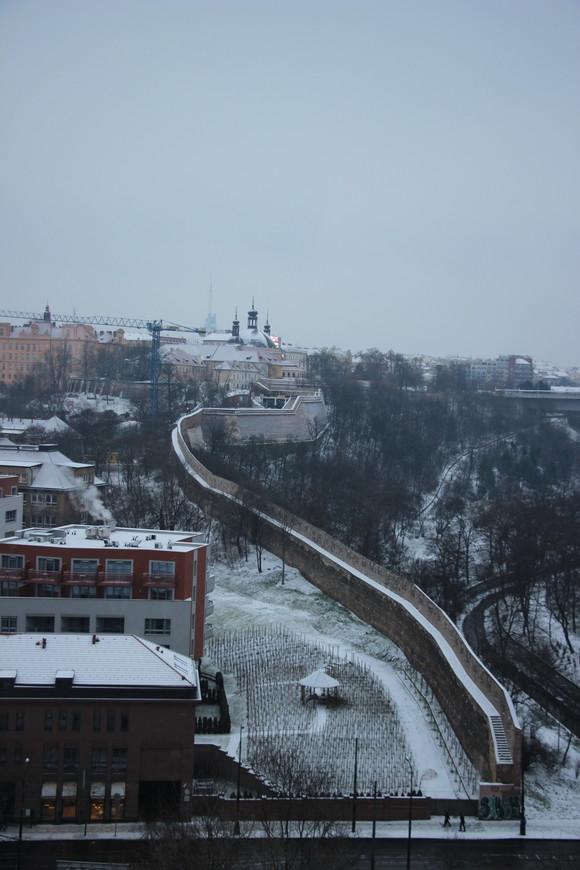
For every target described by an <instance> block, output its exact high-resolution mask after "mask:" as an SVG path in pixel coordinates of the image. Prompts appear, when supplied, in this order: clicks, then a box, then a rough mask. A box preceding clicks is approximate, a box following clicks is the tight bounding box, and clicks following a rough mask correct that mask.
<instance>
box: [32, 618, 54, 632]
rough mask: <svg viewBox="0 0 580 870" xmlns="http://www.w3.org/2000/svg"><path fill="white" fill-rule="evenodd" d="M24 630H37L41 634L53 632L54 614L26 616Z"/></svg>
mask: <svg viewBox="0 0 580 870" xmlns="http://www.w3.org/2000/svg"><path fill="white" fill-rule="evenodd" d="M26 631H37V632H42V633H43V634H53V633H54V616H27V617H26Z"/></svg>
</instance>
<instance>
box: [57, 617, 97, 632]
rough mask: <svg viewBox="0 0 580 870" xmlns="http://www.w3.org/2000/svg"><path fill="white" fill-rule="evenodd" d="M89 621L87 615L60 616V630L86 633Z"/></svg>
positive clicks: (88, 628) (88, 629)
mask: <svg viewBox="0 0 580 870" xmlns="http://www.w3.org/2000/svg"><path fill="white" fill-rule="evenodd" d="M90 623H91V620H90V617H89V616H61V618H60V630H61V631H62V632H64V633H66V634H88V633H89V631H90V630H91V629H90Z"/></svg>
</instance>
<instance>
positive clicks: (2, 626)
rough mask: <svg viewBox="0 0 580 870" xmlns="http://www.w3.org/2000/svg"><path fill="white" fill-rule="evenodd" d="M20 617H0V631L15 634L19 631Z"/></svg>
mask: <svg viewBox="0 0 580 870" xmlns="http://www.w3.org/2000/svg"><path fill="white" fill-rule="evenodd" d="M17 625H18V617H17V616H2V617H0V631H1V632H2V633H3V634H14V633H15V632H16V631H17Z"/></svg>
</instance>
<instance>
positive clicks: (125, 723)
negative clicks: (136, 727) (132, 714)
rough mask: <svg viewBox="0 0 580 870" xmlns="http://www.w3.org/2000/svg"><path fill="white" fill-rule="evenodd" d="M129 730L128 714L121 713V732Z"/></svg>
mask: <svg viewBox="0 0 580 870" xmlns="http://www.w3.org/2000/svg"><path fill="white" fill-rule="evenodd" d="M128 730H129V714H128V713H121V731H128Z"/></svg>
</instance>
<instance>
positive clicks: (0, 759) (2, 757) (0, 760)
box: [0, 744, 8, 764]
mask: <svg viewBox="0 0 580 870" xmlns="http://www.w3.org/2000/svg"><path fill="white" fill-rule="evenodd" d="M7 757H8V756H7V752H6V747H5V746H4V744H1V745H0V764H6V758H7Z"/></svg>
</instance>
